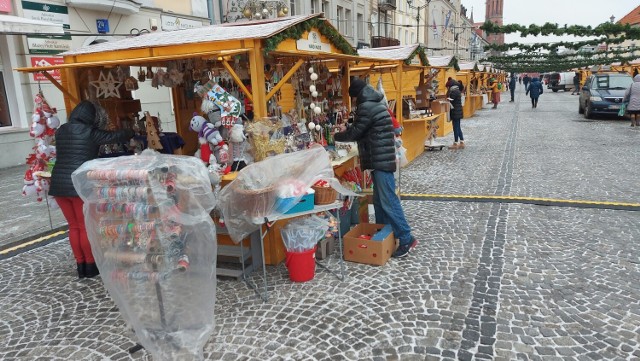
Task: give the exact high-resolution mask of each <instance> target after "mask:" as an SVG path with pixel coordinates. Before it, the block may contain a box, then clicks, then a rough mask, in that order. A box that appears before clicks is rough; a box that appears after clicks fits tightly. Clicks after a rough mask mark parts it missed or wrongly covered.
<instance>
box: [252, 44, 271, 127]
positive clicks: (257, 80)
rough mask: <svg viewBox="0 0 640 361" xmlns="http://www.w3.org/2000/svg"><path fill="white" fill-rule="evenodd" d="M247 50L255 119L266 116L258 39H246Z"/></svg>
mask: <svg viewBox="0 0 640 361" xmlns="http://www.w3.org/2000/svg"><path fill="white" fill-rule="evenodd" d="M247 43H248V44H247V46H248V47H249V48H251V50H250V51H249V67H250V71H251V72H250V75H251V90H252V91H253V114H254V117H255V119H260V118H264V117H266V116H267V101H266V99H265V96H266V89H265V87H264V84H265V79H264V58H263V56H262V46H261V42H260V41H259V40H251V41H247Z"/></svg>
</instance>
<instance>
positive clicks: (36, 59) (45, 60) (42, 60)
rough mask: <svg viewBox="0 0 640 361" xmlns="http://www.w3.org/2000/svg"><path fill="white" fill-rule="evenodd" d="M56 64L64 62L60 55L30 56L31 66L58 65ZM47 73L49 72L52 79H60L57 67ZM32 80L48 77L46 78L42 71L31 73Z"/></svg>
mask: <svg viewBox="0 0 640 361" xmlns="http://www.w3.org/2000/svg"><path fill="white" fill-rule="evenodd" d="M58 64H64V58H62V57H61V56H49V57H44V56H32V57H31V66H33V67H39V66H51V65H58ZM47 73H49V75H51V76H52V77H53V79H55V80H60V70H59V69H54V70H49V71H48V72H47ZM33 80H34V81H49V79H47V78H46V77H45V76H44V75H43V74H42V73H33Z"/></svg>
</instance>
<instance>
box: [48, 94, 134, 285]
mask: <svg viewBox="0 0 640 361" xmlns="http://www.w3.org/2000/svg"><path fill="white" fill-rule="evenodd" d="M96 123H97V122H96V108H95V106H94V105H93V104H92V103H91V102H89V101H87V100H84V101H82V102H80V104H78V105H77V106H76V107H75V108H74V109H73V111H72V112H71V114H70V115H69V122H68V123H66V124H63V125H62V126H61V127H60V128H59V129H58V130H57V131H56V153H57V155H56V164H55V166H54V167H53V172H52V174H51V187H50V189H49V195H51V196H53V197H54V198H55V200H56V202H57V203H58V205H59V206H60V210H61V211H62V214H64V218H65V219H66V220H67V223H68V224H69V243H71V250H72V251H73V256H74V257H75V259H76V264H77V266H78V277H79V278H84V277H87V278H91V277H95V276H97V275H98V274H99V272H98V268H97V267H96V263H95V260H94V259H93V254H92V253H91V244H89V238H88V237H87V231H86V229H85V226H84V215H83V213H82V199H81V198H80V197H79V196H78V193H77V192H76V190H75V188H74V187H73V182H72V181H71V173H73V172H74V171H75V170H76V169H78V168H79V167H80V166H81V165H82V163H84V162H86V161H88V160H92V159H95V158H97V157H98V151H99V150H100V146H101V145H103V144H111V143H122V142H126V141H128V140H129V139H131V137H133V131H132V130H129V129H126V130H121V131H117V132H108V131H105V130H100V129H98V128H96Z"/></svg>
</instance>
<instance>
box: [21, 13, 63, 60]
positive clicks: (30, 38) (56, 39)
mask: <svg viewBox="0 0 640 361" xmlns="http://www.w3.org/2000/svg"><path fill="white" fill-rule="evenodd" d="M22 9H23V12H24V17H25V18H27V19H32V20H39V21H46V22H49V23H53V24H61V25H62V27H63V28H64V29H65V30H69V29H70V28H71V26H70V25H69V10H68V9H67V7H66V6H62V5H54V4H43V3H38V2H33V1H22ZM27 47H28V49H29V54H49V55H54V54H60V53H62V52H65V51H67V50H71V35H52V36H46V35H27Z"/></svg>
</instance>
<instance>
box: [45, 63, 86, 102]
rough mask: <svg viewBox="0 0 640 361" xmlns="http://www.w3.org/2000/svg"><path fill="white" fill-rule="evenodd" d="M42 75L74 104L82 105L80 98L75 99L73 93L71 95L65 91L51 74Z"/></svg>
mask: <svg viewBox="0 0 640 361" xmlns="http://www.w3.org/2000/svg"><path fill="white" fill-rule="evenodd" d="M42 75H44V77H45V78H47V79H49V81H50V82H51V84H53V85H54V86H55V87H56V88H58V89H59V90H60V91H61V92H62V94H64V95H66V96H67V97H68V98H69V99H70V100H71V101H72V102H73V103H75V104H78V103H80V101H78V98H76V97H74V96H73V95H72V94H71V93H69V92H68V91H67V89H65V88H64V87H63V86H62V85H60V83H58V81H57V80H55V79H54V78H53V76H51V74H49V73H48V72H46V71H43V72H42Z"/></svg>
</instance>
